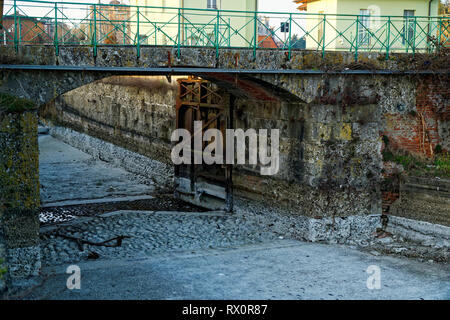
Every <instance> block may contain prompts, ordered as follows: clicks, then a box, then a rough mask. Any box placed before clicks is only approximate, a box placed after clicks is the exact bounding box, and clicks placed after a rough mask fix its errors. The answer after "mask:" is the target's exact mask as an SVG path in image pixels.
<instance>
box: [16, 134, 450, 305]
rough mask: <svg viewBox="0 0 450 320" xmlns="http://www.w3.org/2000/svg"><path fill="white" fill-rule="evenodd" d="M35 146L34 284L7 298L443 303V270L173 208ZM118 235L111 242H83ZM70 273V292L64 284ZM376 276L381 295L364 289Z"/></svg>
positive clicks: (126, 179) (124, 178) (131, 180)
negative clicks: (37, 234) (74, 270)
mask: <svg viewBox="0 0 450 320" xmlns="http://www.w3.org/2000/svg"><path fill="white" fill-rule="evenodd" d="M39 139H40V150H41V166H40V174H41V183H42V185H43V191H42V198H43V203H44V204H45V205H47V208H48V209H47V210H43V211H42V214H41V222H42V227H41V250H42V258H43V267H42V272H41V276H40V278H39V279H38V281H36V283H35V285H34V286H33V287H32V288H28V289H27V290H23V291H19V292H15V293H13V294H12V295H11V297H10V298H21V299H450V266H449V265H448V264H444V263H436V262H421V261H418V260H413V259H408V258H404V257H395V256H386V255H383V254H371V253H370V252H366V251H361V250H357V249H356V248H354V247H349V246H344V245H328V244H320V243H307V242H301V241H297V240H292V239H284V238H283V237H282V236H281V235H279V234H275V233H274V232H271V231H270V230H268V229H267V228H265V227H264V226H261V225H260V224H258V223H256V222H254V221H253V220H252V219H251V217H245V216H238V215H227V214H223V213H221V212H205V211H204V210H201V209H200V208H196V207H193V206H190V205H188V204H185V203H180V202H178V201H177V200H175V199H173V198H172V197H171V196H170V195H167V194H165V195H163V194H158V192H155V189H154V188H153V186H152V185H151V183H150V184H149V183H147V182H146V181H145V179H142V178H139V177H136V176H134V175H132V174H130V173H127V172H126V171H125V170H123V169H120V168H114V167H111V166H110V165H109V164H107V163H104V162H102V161H100V160H96V159H94V158H92V157H91V156H89V155H87V154H85V153H83V152H81V151H79V150H77V149H74V148H72V147H70V146H68V145H66V144H64V143H62V142H60V141H58V140H56V139H54V138H52V137H50V136H48V135H46V136H40V138H39ZM127 201H128V202H129V203H133V204H134V205H128V206H127V205H124V203H127ZM136 202H138V204H136ZM61 205H64V206H61ZM76 208H78V209H79V210H78V211H77V210H75V209H76ZM80 208H81V209H80ZM44 209H45V208H44ZM52 212H55V214H56V215H57V216H58V217H59V218H58V219H55V217H53V216H52ZM80 212H81V213H80ZM86 212H87V213H86ZM63 221H64V223H61V222H63ZM117 237H121V239H123V240H122V243H121V244H120V246H110V247H105V246H97V245H89V244H86V243H83V242H81V240H83V241H88V242H90V243H100V242H102V241H105V240H109V239H114V238H117ZM76 239H78V240H76ZM80 239H81V240H80ZM116 241H117V240H114V241H111V242H108V244H110V245H114V244H117V242H116ZM80 242H81V243H80ZM71 265H76V266H77V267H79V270H80V272H81V282H80V285H81V288H80V289H74V290H69V289H68V287H67V280H68V278H69V276H71V275H70V274H67V273H66V271H67V268H68V267H69V266H71ZM374 268H375V269H376V270H379V272H380V273H379V278H377V279H378V280H379V284H380V286H379V289H377V288H375V289H373V288H372V289H369V288H368V285H367V282H368V279H369V284H370V283H372V284H373V282H371V281H370V279H373V278H370V277H371V275H372V276H373V274H369V273H368V272H367V271H368V269H369V271H370V270H374ZM369 287H370V285H369ZM375 287H376V286H375Z"/></svg>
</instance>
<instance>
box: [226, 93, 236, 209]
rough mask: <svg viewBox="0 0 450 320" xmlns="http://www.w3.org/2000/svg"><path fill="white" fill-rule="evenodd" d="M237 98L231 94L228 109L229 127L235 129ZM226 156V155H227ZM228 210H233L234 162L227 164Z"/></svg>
mask: <svg viewBox="0 0 450 320" xmlns="http://www.w3.org/2000/svg"><path fill="white" fill-rule="evenodd" d="M235 100H236V98H235V96H234V95H231V96H230V107H229V109H228V112H229V114H228V121H227V129H234V117H233V114H234V102H235ZM226 143H234V139H233V140H232V141H227V142H226ZM225 157H226V156H225ZM225 173H226V182H225V183H226V187H225V191H226V197H227V199H226V204H225V206H226V211H227V212H233V165H232V164H226V169H225Z"/></svg>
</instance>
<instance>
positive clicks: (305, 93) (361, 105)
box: [42, 75, 448, 218]
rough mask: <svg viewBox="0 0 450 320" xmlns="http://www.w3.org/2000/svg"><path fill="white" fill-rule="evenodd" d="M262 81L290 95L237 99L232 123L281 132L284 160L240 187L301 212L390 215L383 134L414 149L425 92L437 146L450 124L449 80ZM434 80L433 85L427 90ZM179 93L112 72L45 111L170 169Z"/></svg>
mask: <svg viewBox="0 0 450 320" xmlns="http://www.w3.org/2000/svg"><path fill="white" fill-rule="evenodd" d="M258 77H259V78H260V79H261V80H263V81H264V80H267V82H269V81H270V82H271V83H273V84H274V85H277V86H278V87H279V88H282V89H283V90H286V91H287V92H289V93H291V94H293V96H285V97H280V96H277V95H276V94H275V95H272V96H270V99H266V98H267V97H268V96H261V98H260V99H259V100H257V99H249V98H245V97H238V98H237V100H236V105H235V115H234V119H235V123H234V127H235V128H243V129H248V128H254V129H259V128H265V129H280V135H281V136H280V162H281V166H280V171H279V173H278V174H277V175H275V176H273V177H265V176H261V175H260V174H259V168H257V167H252V166H239V165H238V166H235V168H234V171H233V172H234V173H233V183H234V187H235V190H236V191H235V192H236V193H238V194H239V195H244V196H246V197H248V198H252V199H258V200H261V201H268V202H270V204H271V205H274V204H275V205H277V206H280V207H283V208H285V209H287V210H288V211H289V212H290V213H293V214H295V215H304V216H308V217H314V218H322V217H332V218H334V217H347V216H352V215H370V214H381V213H382V199H384V212H385V213H386V212H388V207H389V206H390V205H391V204H392V203H393V202H394V201H395V199H396V197H397V196H398V186H397V187H396V186H387V187H386V185H387V184H386V183H382V180H383V170H385V169H386V164H385V163H383V159H382V150H383V147H384V148H385V147H386V145H385V143H384V140H385V138H386V137H387V139H389V141H391V140H392V141H394V142H395V141H399V143H398V144H395V143H393V145H395V146H396V147H402V148H403V149H404V150H406V151H408V150H410V151H411V150H413V149H411V148H409V145H408V144H405V143H401V139H407V138H408V135H409V134H411V132H414V130H415V128H416V127H417V125H418V122H417V119H415V120H412V117H413V116H414V115H417V113H418V112H421V110H422V109H421V108H424V107H423V106H424V105H426V104H427V103H430V102H426V101H425V100H424V99H425V98H420V96H421V95H423V91H424V90H425V91H426V90H428V91H427V92H428V95H427V96H432V97H434V98H430V99H429V100H428V101H431V102H433V103H434V105H433V108H434V109H433V110H434V111H433V112H434V113H433V116H435V118H433V117H431V116H430V117H429V121H434V120H433V119H440V120H438V121H440V122H439V126H436V127H435V128H436V130H435V133H436V134H435V135H434V136H433V137H434V139H435V140H433V141H434V142H433V144H434V145H437V144H441V145H445V143H446V140H447V135H446V133H445V132H446V131H445V132H444V131H443V130H442V129H439V128H442V127H443V126H444V125H445V124H446V123H448V121H447V113H446V112H447V109H446V108H445V107H444V108H442V104H444V106H445V103H446V102H445V101H446V100H445V97H446V95H445V92H446V91H445V88H444V87H445V83H447V82H448V79H447V78H446V77H444V78H443V79H438V80H439V81H438V80H436V81H435V83H433V84H431V83H429V81H430V80H429V79H430V78H429V77H428V76H415V77H406V76H398V75H371V76H368V75H358V76H356V75H352V76H349V75H347V76H344V75H302V76H299V75H279V76H277V75H275V76H274V75H260V76H257V78H258ZM266 78H267V79H266ZM269 78H270V79H269ZM211 79H212V80H213V81H214V77H213V76H211ZM242 79H244V80H245V77H244V78H242ZM221 80H223V79H221ZM446 81H447V82H446ZM239 83H241V82H238V84H239ZM242 83H243V82H242ZM427 83H428V85H429V86H428V87H427V88H428V89H424V88H422V87H423V86H424V85H425V84H427ZM433 88H434V89H433ZM430 90H431V91H430ZM432 90H434V91H432ZM433 92H434V93H435V94H433ZM439 95H440V96H439ZM294 96H295V97H296V98H295V99H293V98H292V97H294ZM436 97H441V98H439V99H440V100H439V99H438V98H436ZM175 98H176V87H175V86H174V85H172V84H169V83H168V82H167V80H166V79H165V78H157V79H156V80H154V79H151V78H141V77H132V78H127V77H125V78H108V79H105V80H103V81H99V82H96V83H94V84H91V85H88V86H85V87H82V88H79V89H77V90H74V91H72V92H69V93H67V94H65V95H63V96H61V97H60V98H58V99H56V100H55V101H54V102H53V104H50V105H48V106H47V107H46V108H45V109H43V112H42V115H43V116H44V117H45V118H47V119H53V121H54V122H55V123H56V124H59V125H63V126H66V127H70V128H73V129H75V130H78V131H80V132H84V133H87V134H89V135H92V136H94V137H97V138H100V139H103V140H106V141H109V142H111V143H114V144H116V145H119V146H121V147H124V148H126V149H130V150H132V151H135V152H138V153H140V154H142V155H145V156H147V157H149V158H151V159H154V160H156V161H159V162H160V163H163V164H165V165H167V166H171V161H170V148H171V143H170V133H171V130H172V129H173V128H175V117H176V114H175ZM443 99H444V100H443ZM427 119H428V118H427ZM427 121H428V120H427ZM408 148H409V149H408ZM380 187H383V188H382V190H383V191H384V194H383V196H382V195H381V190H380ZM391 187H392V188H391Z"/></svg>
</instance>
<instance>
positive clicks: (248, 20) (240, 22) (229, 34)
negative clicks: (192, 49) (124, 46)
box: [130, 0, 257, 47]
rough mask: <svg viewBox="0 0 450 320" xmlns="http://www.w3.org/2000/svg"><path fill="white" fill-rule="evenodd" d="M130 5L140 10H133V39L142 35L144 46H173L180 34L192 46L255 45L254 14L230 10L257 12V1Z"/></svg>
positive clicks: (139, 0) (151, 0)
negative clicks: (218, 12) (218, 13)
mask: <svg viewBox="0 0 450 320" xmlns="http://www.w3.org/2000/svg"><path fill="white" fill-rule="evenodd" d="M130 5H131V6H139V9H138V8H137V7H132V8H131V20H132V23H131V35H132V37H133V38H135V39H136V38H137V35H138V34H139V39H140V43H141V44H142V45H147V44H148V45H170V46H173V45H175V44H176V43H177V40H178V34H180V39H181V43H182V45H189V46H196V45H198V46H205V45H213V44H215V43H216V42H218V43H219V44H220V45H221V46H234V47H248V46H251V44H252V43H253V41H254V38H253V35H254V30H255V24H254V21H253V14H252V13H241V12H229V11H227V10H230V11H249V12H254V11H256V10H257V0H131V1H130ZM178 8H181V9H178ZM192 9H203V10H192ZM217 10H220V15H219V19H217ZM138 11H139V15H138ZM179 13H180V14H179ZM138 21H139V24H138ZM216 30H217V31H218V32H216ZM216 37H217V41H216ZM136 41H137V39H136Z"/></svg>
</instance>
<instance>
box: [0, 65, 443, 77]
mask: <svg viewBox="0 0 450 320" xmlns="http://www.w3.org/2000/svg"><path fill="white" fill-rule="evenodd" d="M0 70H22V71H37V70H45V71H60V72H74V71H75V72H105V73H113V74H125V75H167V74H172V75H189V74H206V73H208V74H211V73H228V74H300V75H301V74H304V75H315V74H319V75H321V74H348V75H366V74H368V75H374V74H381V75H383V74H384V75H391V74H395V75H407V74H450V70H438V71H435V70H405V71H401V70H297V69H279V70H273V69H272V70H271V69H215V68H195V67H194V68H193V67H172V68H167V67H155V68H142V67H97V66H53V65H0Z"/></svg>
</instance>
